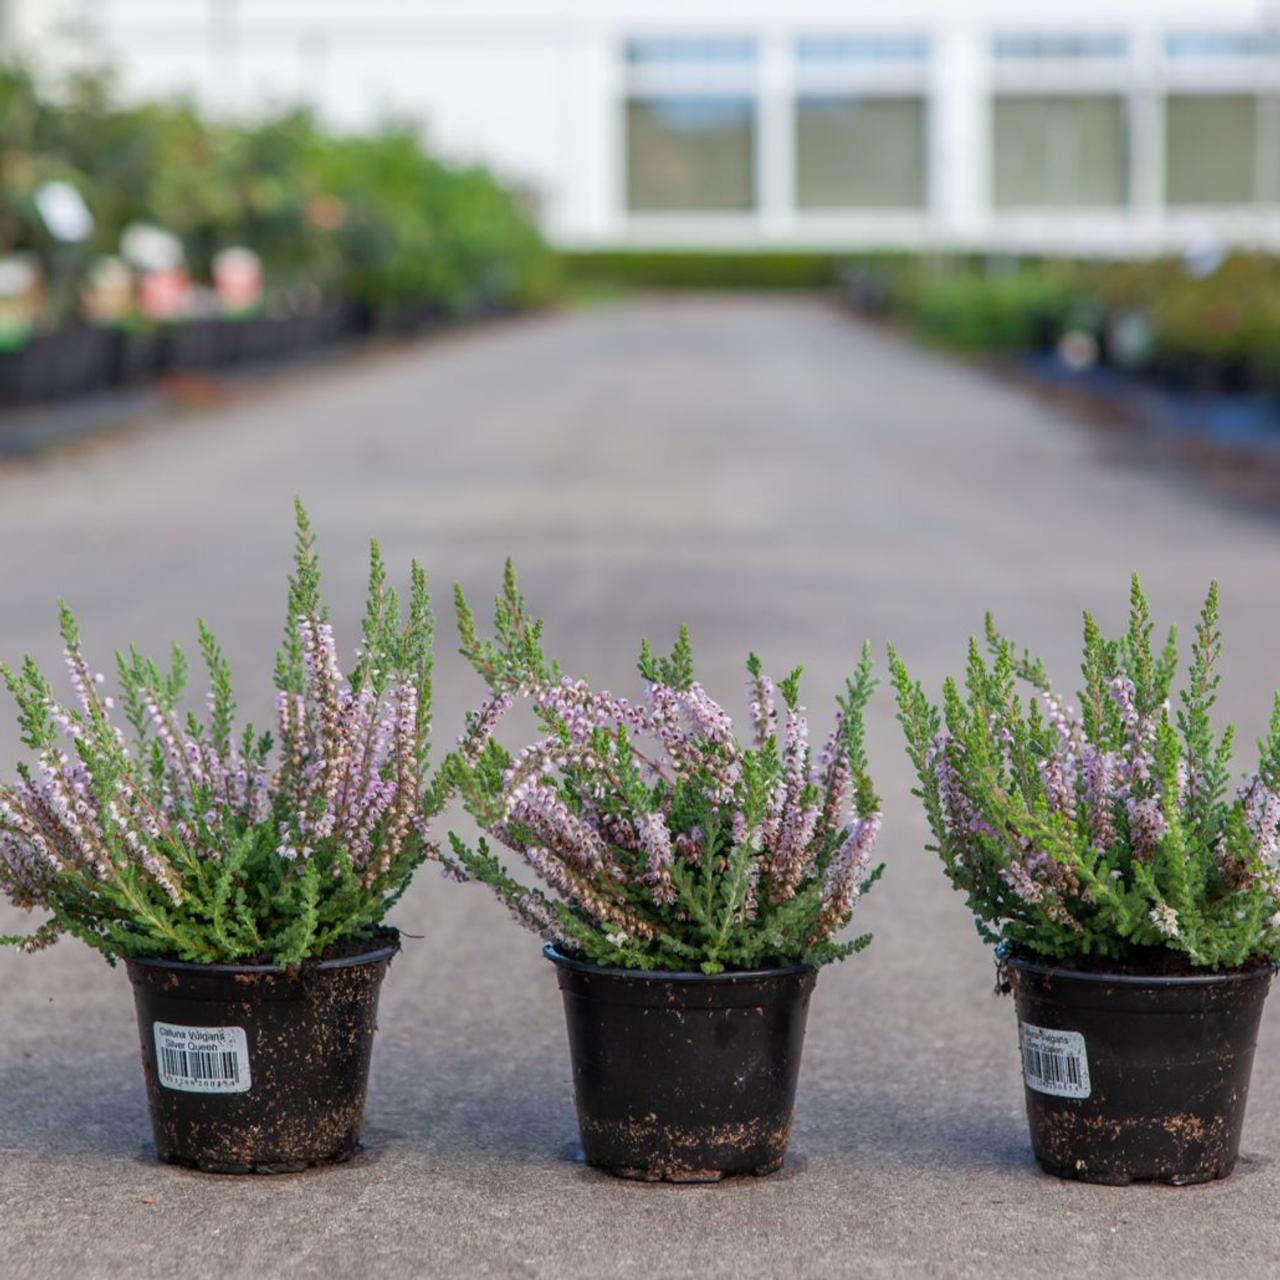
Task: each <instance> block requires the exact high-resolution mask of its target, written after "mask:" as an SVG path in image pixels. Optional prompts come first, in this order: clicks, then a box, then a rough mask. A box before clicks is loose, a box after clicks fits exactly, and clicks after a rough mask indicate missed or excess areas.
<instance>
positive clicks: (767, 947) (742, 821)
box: [444, 565, 880, 973]
mask: <svg viewBox="0 0 1280 1280" xmlns="http://www.w3.org/2000/svg"><path fill="white" fill-rule="evenodd" d="M457 606H458V625H459V633H460V635H461V637H462V652H463V654H464V655H465V656H466V657H467V658H468V659H469V661H470V662H471V663H472V665H473V666H474V668H475V669H476V671H477V672H478V673H479V674H480V676H481V677H482V678H483V679H484V681H485V682H486V684H488V685H489V688H490V691H491V697H490V699H489V701H488V702H487V703H486V704H485V705H484V706H483V707H481V708H480V709H479V710H478V711H477V712H475V713H474V714H473V715H472V716H471V717H470V720H469V723H468V730H467V733H466V734H465V735H464V738H463V743H462V746H461V747H460V748H459V750H458V751H457V752H455V753H454V754H453V755H452V756H451V757H450V759H449V761H448V762H447V765H446V769H447V771H448V773H449V777H450V782H451V784H452V785H454V786H456V787H457V789H458V791H459V793H460V795H461V797H462V800H463V802H464V804H465V807H466V809H467V811H468V812H469V813H470V814H471V816H472V817H473V818H474V819H475V820H476V821H477V823H478V824H479V825H480V826H481V828H482V829H483V830H484V831H485V832H486V833H487V835H488V836H489V837H491V838H492V839H493V840H495V841H496V842H497V843H499V844H501V845H503V846H505V847H506V848H507V849H508V850H510V851H512V852H513V853H515V854H517V855H518V856H519V858H520V859H521V860H522V862H523V864H524V867H525V869H526V870H529V871H532V872H533V873H534V875H535V876H536V877H537V878H538V879H539V880H540V881H541V882H542V886H541V887H533V886H530V885H528V884H525V883H523V882H522V881H521V880H520V879H519V878H517V876H516V875H515V874H514V873H513V872H511V871H510V870H508V869H507V867H506V866H505V865H504V864H503V862H502V860H501V859H500V858H499V857H498V855H497V854H496V853H495V852H494V850H493V847H492V846H491V844H490V843H489V841H488V840H487V839H481V840H480V841H479V842H478V843H477V844H476V845H475V846H471V845H469V844H468V843H467V842H466V841H465V840H463V839H462V837H460V836H459V835H457V834H456V833H451V835H450V846H451V854H445V855H444V856H445V860H446V863H447V865H448V866H449V867H450V869H451V870H452V871H453V872H454V873H455V874H456V875H458V876H459V877H460V878H472V879H476V880H480V881H482V882H483V883H485V884H487V885H489V886H490V888H491V889H492V890H493V891H494V892H495V893H496V894H497V896H498V897H499V898H500V899H501V900H502V901H503V902H504V903H505V904H506V905H507V906H508V908H509V909H510V910H511V911H512V913H513V914H514V915H515V916H516V918H517V919H519V920H520V921H521V922H522V923H524V924H526V925H527V926H529V927H530V928H532V929H534V930H535V931H536V932H538V933H540V934H542V935H543V936H544V937H546V938H549V939H552V940H554V941H555V942H556V943H557V944H558V945H559V946H561V947H562V948H564V949H565V950H567V951H568V952H570V953H572V954H575V955H579V956H582V957H584V958H585V959H587V960H590V961H592V962H594V963H598V964H604V965H610V966H621V967H625V968H637V969H673V970H682V971H691V970H699V969H700V970H702V971H703V972H706V973H718V972H721V971H723V970H726V969H752V968H759V967H769V966H775V965H779V964H788V963H793V962H797V961H801V962H804V963H808V964H815V965H817V964H823V963H826V962H828V961H831V960H836V959H840V958H842V957H844V956H846V955H848V954H850V953H851V952H853V951H856V950H859V949H860V948H862V947H863V946H865V945H866V944H867V942H868V941H870V939H869V937H861V938H857V939H854V940H851V941H840V940H838V939H837V937H836V935H837V934H838V933H839V931H840V930H841V929H842V928H843V926H844V925H845V923H846V922H847V921H848V919H849V916H850V914H851V912H852V909H853V906H854V903H855V901H856V899H857V898H858V897H859V896H860V894H861V893H862V892H864V891H865V890H866V889H867V888H869V887H870V885H871V884H872V883H874V882H875V880H876V879H877V878H878V877H879V875H880V868H875V869H872V868H871V867H870V865H869V860H870V853H871V848H872V844H873V842H874V839H875V834H876V830H877V829H878V824H879V815H878V812H877V811H876V810H877V808H878V801H877V800H876V796H875V792H874V789H873V788H872V786H871V782H870V779H869V777H868V776H867V773H866V752H865V743H864V734H863V712H864V709H865V706H866V702H867V699H868V698H869V697H870V694H871V691H872V689H873V688H874V687H875V680H874V677H873V675H872V669H871V657H870V653H869V651H867V650H864V652H863V655H862V658H861V660H860V662H859V664H858V667H857V670H856V672H855V674H854V676H853V677H852V678H851V679H850V680H849V681H848V682H847V685H846V689H845V693H844V695H843V696H842V698H841V700H840V708H841V719H840V723H839V726H838V728H837V730H836V732H835V733H833V735H832V738H831V740H830V743H829V745H828V749H827V751H825V752H824V753H823V758H822V761H821V763H820V764H818V765H816V766H815V765H814V764H813V762H812V761H811V759H810V755H809V750H808V745H807V740H806V732H807V730H806V725H805V721H804V716H803V708H801V707H800V706H799V700H798V699H799V688H798V684H799V674H800V673H799V670H798V669H797V670H796V671H795V672H793V673H792V675H791V676H789V677H788V679H787V680H786V681H784V682H783V685H784V686H785V688H784V695H785V697H786V700H787V705H788V714H787V724H786V730H785V734H784V737H783V741H782V743H781V744H780V743H779V741H778V737H777V734H776V732H775V731H774V725H773V720H774V710H773V688H772V685H771V683H770V682H769V681H768V678H767V677H766V676H765V675H764V673H763V670H762V668H761V664H760V662H759V659H758V658H756V657H755V655H752V657H751V658H750V659H749V661H748V673H749V675H750V677H751V687H752V689H753V699H754V707H753V713H754V717H755V720H756V730H757V733H756V744H755V746H753V747H746V746H744V745H743V744H742V743H740V742H739V741H738V740H737V739H736V738H735V737H734V735H733V733H732V729H731V726H730V723H729V719H728V716H727V715H726V714H725V713H724V711H723V710H722V709H721V708H720V707H719V706H718V705H717V704H716V703H714V702H713V701H712V700H711V699H710V697H709V696H708V695H707V694H706V692H705V690H703V689H702V687H701V685H699V684H698V682H697V680H696V678H695V673H694V664H693V651H692V646H691V644H690V641H689V635H688V632H687V630H686V629H684V628H682V629H681V631H680V635H679V638H678V639H677V641H676V643H675V646H674V648H673V649H672V652H671V653H670V654H669V655H665V656H656V655H655V654H654V653H653V652H652V651H651V649H650V648H649V646H648V644H645V645H643V647H642V649H641V654H640V660H639V670H640V674H641V676H642V677H643V679H644V680H645V682H646V685H647V693H648V699H647V705H643V704H633V703H630V702H628V701H626V700H623V699H617V698H614V697H612V696H611V695H609V694H607V693H598V692H594V691H592V690H591V689H590V688H589V687H588V686H587V685H586V683H585V682H583V681H575V680H568V679H561V678H560V677H559V672H558V668H557V666H556V664H554V663H549V662H548V661H547V659H546V658H545V655H544V654H543V652H542V647H541V634H542V624H541V622H534V621H531V620H530V619H529V617H528V614H527V612H526V609H525V604H524V600H523V598H522V597H521V596H520V593H519V591H518V590H517V588H516V584H515V577H514V574H513V573H512V571H511V567H510V565H508V568H507V575H506V579H505V581H504V585H503V590H502V593H501V595H500V596H499V597H498V601H497V610H496V615H495V624H494V630H495V637H496V638H495V639H493V640H488V639H482V638H481V637H479V636H478V634H477V631H476V626H475V621H474V616H473V614H472V611H471V609H470V607H469V606H468V604H467V602H466V599H465V597H464V596H463V595H462V593H461V592H460V591H459V592H458V594H457ZM517 695H523V696H527V697H529V698H530V699H531V701H532V703H533V707H534V710H535V712H536V714H537V716H538V718H539V720H540V722H541V725H542V728H543V736H542V737H541V738H540V739H539V740H538V741H536V742H534V743H532V744H530V745H529V746H527V747H525V748H524V749H523V750H522V751H520V752H519V753H518V754H516V755H514V756H513V755H512V754H511V753H510V752H509V751H508V750H507V749H505V748H504V747H503V746H501V745H500V744H499V743H498V742H497V741H496V740H495V739H494V738H493V737H492V733H493V730H494V729H495V727H496V726H497V724H498V722H499V720H500V718H501V716H502V714H503V713H504V712H505V710H506V709H507V707H508V706H509V705H511V702H512V701H513V699H514V698H515V697H516V696H517ZM850 799H853V800H854V802H855V803H854V808H853V811H852V813H850V812H849V811H848V804H849V801H850Z"/></svg>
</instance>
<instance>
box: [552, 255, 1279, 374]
mask: <svg viewBox="0 0 1280 1280" xmlns="http://www.w3.org/2000/svg"><path fill="white" fill-rule="evenodd" d="M566 271H567V273H568V274H569V276H570V278H571V279H572V280H574V281H576V282H578V283H580V284H588V283H589V284H596V285H605V286H619V287H622V286H631V285H644V286H649V287H656V288H719V289H735V288H747V289H771V288H806V289H808V288H832V287H836V286H839V287H840V288H841V289H842V290H843V291H844V293H845V296H846V297H847V299H848V300H849V302H850V303H851V304H852V305H853V306H854V307H855V308H856V309H858V310H860V311H863V312H865V313H868V314H880V315H887V316H890V317H894V318H897V319H899V320H901V321H903V322H905V323H906V324H908V325H909V326H910V327H911V328H912V329H914V330H915V331H916V332H917V333H919V334H920V335H921V336H922V337H924V338H926V339H927V340H929V341H931V342H935V343H937V344H939V345H941V346H946V347H950V348H953V349H956V350H961V351H967V352H974V353H983V352H990V353H993V354H1002V355H1017V354H1023V353H1030V352H1035V351H1051V350H1058V349H1060V350H1061V351H1062V353H1063V354H1064V357H1065V358H1066V359H1067V360H1068V361H1069V362H1074V363H1076V364H1078V365H1080V366H1081V367H1085V366H1087V365H1089V364H1090V363H1095V362H1104V363H1108V364H1111V365H1114V366H1116V367H1119V368H1123V369H1125V370H1128V371H1130V372H1135V373H1141V374H1145V375H1151V376H1157V377H1161V378H1164V379H1166V380H1170V381H1173V382H1176V383H1180V384H1183V385H1187V386H1192V387H1195V388H1199V389H1213V388H1219V389H1224V390H1229V389H1249V388H1266V389H1280V259H1277V258H1275V257H1271V256H1268V255H1264V254H1257V253H1243V252H1236V253H1232V254H1224V253H1220V252H1214V251H1212V250H1203V251H1199V252H1197V253H1195V254H1191V255H1188V257H1186V258H1176V259H1175V258H1160V259H1150V260H1145V261H1141V262H1096V261H1094V262H1076V261H1064V260H1053V259H1035V260H1022V261H1014V260H1010V259H1005V258H987V257H984V256H981V255H956V254H950V255H940V254H926V255H922V254H914V253H879V254H868V255H860V256H858V255H855V256H849V255H838V254H832V253H804V252H794V253H757V254H752V253H715V252H694V253H679V252H667V251H655V252H619V253H583V254H572V255H569V257H568V258H567V260H566Z"/></svg>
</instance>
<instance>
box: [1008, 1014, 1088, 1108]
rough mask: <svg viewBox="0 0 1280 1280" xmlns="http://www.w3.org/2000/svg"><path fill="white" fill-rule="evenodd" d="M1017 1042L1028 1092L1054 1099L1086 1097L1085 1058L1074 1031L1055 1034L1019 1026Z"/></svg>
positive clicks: (1082, 1044)
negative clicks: (1050, 1095)
mask: <svg viewBox="0 0 1280 1280" xmlns="http://www.w3.org/2000/svg"><path fill="white" fill-rule="evenodd" d="M1018 1041H1019V1044H1020V1045H1021V1047H1022V1076H1023V1079H1024V1080H1025V1081H1026V1082H1027V1088H1028V1089H1035V1090H1036V1091H1037V1092H1038V1093H1048V1094H1052V1095H1053V1096H1054V1097H1058V1098H1087V1097H1088V1096H1089V1092H1090V1084H1089V1055H1088V1052H1087V1051H1086V1049H1085V1043H1084V1036H1082V1035H1081V1034H1080V1033H1079V1032H1078V1031H1055V1030H1053V1029H1052V1028H1050V1027H1033V1026H1032V1025H1031V1024H1030V1023H1027V1022H1022V1023H1019V1024H1018Z"/></svg>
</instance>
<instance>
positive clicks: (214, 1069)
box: [154, 1022, 253, 1093]
mask: <svg viewBox="0 0 1280 1280" xmlns="http://www.w3.org/2000/svg"><path fill="white" fill-rule="evenodd" d="M154 1027H155V1036H156V1074H157V1075H158V1076H159V1078H160V1083H161V1084H162V1085H163V1086H164V1087H165V1088H166V1089H181V1090H182V1091H183V1092H184V1093H247V1092H248V1090H249V1087H250V1086H251V1085H252V1084H253V1079H252V1077H251V1076H250V1074H249V1039H248V1037H247V1036H246V1035H245V1033H244V1028H243V1027H178V1026H174V1025H173V1024H172V1023H169V1022H157V1023H155V1024H154Z"/></svg>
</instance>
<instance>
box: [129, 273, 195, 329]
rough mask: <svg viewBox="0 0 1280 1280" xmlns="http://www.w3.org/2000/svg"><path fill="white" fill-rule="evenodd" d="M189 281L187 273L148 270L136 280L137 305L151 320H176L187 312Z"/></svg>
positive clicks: (189, 291)
mask: <svg viewBox="0 0 1280 1280" xmlns="http://www.w3.org/2000/svg"><path fill="white" fill-rule="evenodd" d="M190 294H191V281H190V280H188V279H187V273H186V272H185V271H182V270H177V271H148V272H145V273H144V274H143V276H142V279H141V280H140V281H139V282H138V305H139V307H141V309H142V312H143V314H144V315H145V316H147V317H148V318H149V319H151V320H176V319H178V318H179V317H181V316H184V315H186V314H187V312H188V310H189V301H190Z"/></svg>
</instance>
